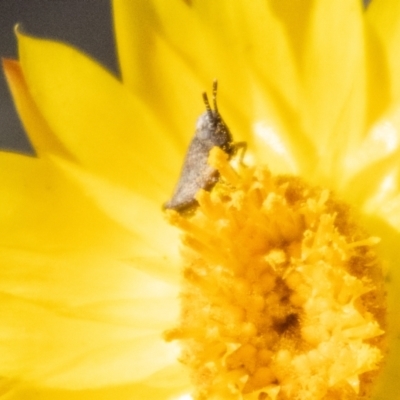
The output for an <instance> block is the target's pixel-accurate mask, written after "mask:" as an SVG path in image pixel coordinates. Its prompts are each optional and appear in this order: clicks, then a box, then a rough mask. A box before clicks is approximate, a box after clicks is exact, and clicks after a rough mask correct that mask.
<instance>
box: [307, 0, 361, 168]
mask: <svg viewBox="0 0 400 400" xmlns="http://www.w3.org/2000/svg"><path fill="white" fill-rule="evenodd" d="M309 18H310V19H309V21H308V22H307V33H306V36H305V43H304V47H303V52H304V53H303V57H302V66H301V68H302V81H303V84H304V87H303V90H304V92H303V94H304V103H303V104H301V109H300V110H299V114H300V115H301V116H302V119H303V121H302V124H303V129H305V131H306V132H307V134H308V135H310V137H312V138H313V139H314V140H315V142H316V144H317V146H318V150H319V156H320V157H321V159H322V160H323V162H325V159H326V156H328V155H329V154H327V153H330V151H331V148H330V145H331V144H333V143H336V144H337V143H342V141H338V140H337V138H338V135H339V134H340V135H341V136H342V137H343V136H344V132H351V135H355V136H356V137H360V135H361V133H360V130H361V129H362V128H363V121H362V119H361V121H360V123H359V125H358V126H357V125H356V126H354V123H353V119H355V120H356V121H357V119H359V117H360V115H363V114H362V113H360V111H359V110H357V107H360V105H359V104H357V102H349V101H348V99H349V98H350V97H351V95H352V92H354V91H355V92H356V96H357V97H356V99H357V101H358V102H360V101H362V99H363V96H361V95H362V94H363V92H362V91H361V95H360V91H359V90H360V87H362V86H363V84H364V83H363V78H362V77H363V71H365V56H364V34H363V33H364V32H363V11H362V5H361V2H360V1H358V0H350V1H340V2H334V3H333V2H327V1H313V4H312V12H311V13H310V16H309ZM338 35H340V37H342V38H346V39H345V40H338ZM360 76H361V79H360ZM364 79H365V78H364ZM349 106H352V110H351V112H349V111H346V107H349ZM354 107H355V108H354ZM344 111H346V112H348V115H349V117H348V118H347V119H346V122H347V124H343V123H342V124H340V125H341V126H339V127H338V120H339V119H340V118H341V114H342V113H343V112H344ZM354 111H355V114H354V113H353V112H354ZM349 123H350V124H351V123H353V124H352V125H350V126H349ZM343 125H344V126H343ZM346 125H347V126H346ZM337 128H340V129H339V131H337ZM350 128H351V130H350ZM328 149H329V152H327V150H328Z"/></svg>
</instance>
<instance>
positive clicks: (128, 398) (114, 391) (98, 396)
mask: <svg viewBox="0 0 400 400" xmlns="http://www.w3.org/2000/svg"><path fill="white" fill-rule="evenodd" d="M3 386H4V388H2V389H3V391H4V392H6V394H5V395H3V397H2V398H3V399H5V400H21V399H34V400H55V399H57V400H88V399H90V400H110V399H118V400H132V399H146V400H147V399H148V400H160V399H171V400H178V398H180V396H181V395H182V394H183V393H187V392H189V391H190V390H189V382H188V380H187V378H186V373H185V371H184V370H183V367H182V366H180V365H178V364H176V365H174V366H171V367H168V368H165V369H163V370H161V371H160V372H158V373H156V374H154V375H152V376H151V377H150V378H149V379H147V380H146V381H145V382H143V383H136V384H127V385H118V386H111V387H103V388H100V389H85V390H75V391H73V390H63V389H49V388H40V389H39V388H35V387H26V385H25V386H24V385H17V384H16V383H15V382H14V383H13V384H10V383H8V387H7V384H4V385H3ZM3 391H1V393H3Z"/></svg>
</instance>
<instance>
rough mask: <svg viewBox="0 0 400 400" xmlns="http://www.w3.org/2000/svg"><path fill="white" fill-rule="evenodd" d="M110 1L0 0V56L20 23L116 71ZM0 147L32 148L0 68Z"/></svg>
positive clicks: (9, 48) (12, 53)
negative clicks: (84, 53)
mask: <svg viewBox="0 0 400 400" xmlns="http://www.w3.org/2000/svg"><path fill="white" fill-rule="evenodd" d="M110 1H111V0H0V56H1V57H12V58H17V46H16V40H15V36H14V31H13V29H14V26H15V24H16V23H21V24H22V27H23V29H24V31H25V32H27V33H30V34H32V35H37V36H41V37H48V38H52V39H59V40H62V41H65V42H67V43H70V44H72V45H75V46H77V47H79V48H80V49H82V50H84V51H86V52H87V53H89V54H91V55H92V56H93V57H94V58H96V59H97V60H99V61H100V62H101V63H102V64H103V65H106V66H107V67H108V68H109V69H110V70H112V71H113V72H114V73H116V74H117V75H118V67H117V61H116V55H115V48H114V38H113V33H112V18H111V7H110ZM131 1H138V0H131ZM145 1H146V0H145ZM165 1H170V0H165ZM368 2H369V0H364V4H367V3H368ZM0 148H2V149H6V150H18V151H22V152H27V153H31V152H32V149H31V146H30V145H29V141H28V140H27V139H26V136H25V134H24V130H23V128H22V126H21V124H20V122H19V119H18V116H17V114H16V112H15V109H14V106H13V103H12V101H11V97H10V93H9V91H8V88H7V86H6V82H5V78H4V74H3V72H2V70H1V72H0Z"/></svg>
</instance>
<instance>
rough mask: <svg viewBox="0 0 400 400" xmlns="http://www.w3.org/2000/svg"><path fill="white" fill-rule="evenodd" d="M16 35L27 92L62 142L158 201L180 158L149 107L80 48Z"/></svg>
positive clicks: (96, 166) (102, 171) (98, 168)
mask: <svg viewBox="0 0 400 400" xmlns="http://www.w3.org/2000/svg"><path fill="white" fill-rule="evenodd" d="M18 39H19V52H20V62H21V66H22V70H23V73H24V77H25V79H26V82H27V84H28V86H29V89H30V93H31V94H32V97H33V99H34V101H35V103H36V104H37V106H38V108H39V110H40V112H41V114H42V115H43V116H44V118H45V119H46V121H47V123H48V124H49V126H50V128H51V130H52V131H53V132H54V133H55V134H56V135H57V137H58V138H59V139H60V141H61V142H62V143H63V144H64V145H65V147H66V148H67V149H68V150H69V151H70V152H71V153H72V154H73V156H74V157H76V158H77V159H78V160H79V161H80V162H81V163H82V164H83V165H84V166H86V167H87V168H89V169H92V170H94V171H96V172H97V173H99V174H100V175H103V176H105V177H107V178H108V179H110V180H112V181H113V182H117V183H120V184H122V185H123V186H126V187H129V188H131V189H133V190H135V191H137V192H140V193H143V194H144V195H145V196H146V197H149V198H153V199H158V201H159V202H160V204H161V202H162V201H163V200H164V199H165V196H166V193H169V191H170V184H169V183H168V179H166V178H168V177H170V176H172V175H175V173H176V171H178V170H179V165H178V164H179V159H180V157H178V156H177V155H178V153H177V150H176V148H175V147H174V145H173V144H172V143H170V142H166V141H164V140H162V137H163V131H164V130H163V127H162V126H160V125H158V123H157V118H156V116H154V115H153V114H152V112H151V111H150V109H148V108H146V107H145V106H144V105H143V103H141V101H140V100H139V99H138V98H136V97H134V96H133V95H132V94H131V93H130V92H129V91H127V90H126V89H125V88H124V87H123V86H122V85H121V83H120V82H118V81H117V80H116V79H115V78H113V77H112V76H111V75H110V74H109V73H108V72H107V71H105V70H104V69H103V68H102V67H101V66H99V65H98V64H97V63H95V62H94V61H92V60H90V59H89V58H88V57H86V56H84V55H83V54H82V53H80V52H78V51H76V50H74V49H72V48H70V47H68V46H65V45H63V44H60V43H57V42H52V41H47V40H39V39H34V38H31V37H28V36H24V35H22V34H19V35H18ZM43 60H46V63H43ZM149 144H150V145H149ZM132 151H134V154H133V153H132ZM105 161H106V162H105ZM160 171H162V173H160Z"/></svg>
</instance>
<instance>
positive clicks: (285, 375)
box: [165, 148, 385, 400]
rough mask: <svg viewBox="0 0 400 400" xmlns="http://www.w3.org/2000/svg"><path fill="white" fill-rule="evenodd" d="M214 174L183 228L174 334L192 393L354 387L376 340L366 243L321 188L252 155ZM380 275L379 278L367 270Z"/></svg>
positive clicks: (278, 393) (336, 393) (373, 364)
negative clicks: (253, 163)
mask: <svg viewBox="0 0 400 400" xmlns="http://www.w3.org/2000/svg"><path fill="white" fill-rule="evenodd" d="M209 163H210V164H211V165H212V166H213V167H214V168H216V169H218V171H219V174H220V177H221V178H220V182H219V183H218V184H217V185H216V186H215V187H214V188H213V190H212V191H211V192H207V191H204V190H200V191H199V192H198V193H197V196H196V199H197V201H198V203H199V207H198V209H197V210H196V211H195V212H194V213H193V214H192V215H181V214H179V213H178V212H176V211H174V210H168V212H167V218H168V219H169V222H170V223H171V224H173V225H175V226H177V227H178V228H179V229H181V230H182V232H183V237H182V242H183V244H184V246H183V249H182V255H183V259H184V273H183V279H184V283H183V290H182V294H181V301H182V303H181V304H182V308H181V321H180V325H179V327H178V328H176V329H174V330H172V331H170V332H168V333H166V335H165V336H166V338H167V340H180V341H181V344H182V358H181V361H182V362H183V363H184V364H185V365H187V366H188V367H189V368H190V370H191V376H192V380H193V383H194V386H195V393H194V394H193V396H194V398H195V399H198V400H201V399H258V400H266V399H276V400H286V399H301V400H319V399H331V398H340V399H357V398H362V397H363V396H365V394H366V393H368V392H369V391H370V390H371V384H370V382H371V381H372V380H373V379H372V378H373V377H374V376H375V375H376V374H378V371H379V367H380V366H381V360H382V354H383V347H384V325H385V322H384V321H385V296H384V289H383V284H381V283H379V282H383V278H382V271H381V266H380V263H379V260H378V259H377V256H376V254H375V250H374V246H375V245H376V244H377V243H378V242H379V239H377V238H375V237H370V236H368V235H367V234H366V233H365V232H364V231H363V229H362V228H360V227H359V226H358V225H357V224H356V223H355V222H354V219H353V217H352V215H351V212H350V208H349V207H348V206H347V205H344V204H343V203H341V202H339V201H337V200H336V199H335V198H334V197H333V195H332V193H330V192H329V191H328V190H324V189H320V188H317V187H312V186H310V185H307V184H306V183H305V182H304V181H302V180H301V179H300V178H297V177H292V176H277V177H274V176H272V174H271V173H270V172H269V171H268V170H267V169H266V168H264V167H246V166H244V165H239V166H237V168H234V167H233V166H232V165H231V163H230V162H229V160H228V157H227V156H226V154H225V153H224V152H223V151H222V150H221V149H219V148H214V149H213V150H212V151H211V153H210V157H209ZM377 277H380V279H376V278H377Z"/></svg>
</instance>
